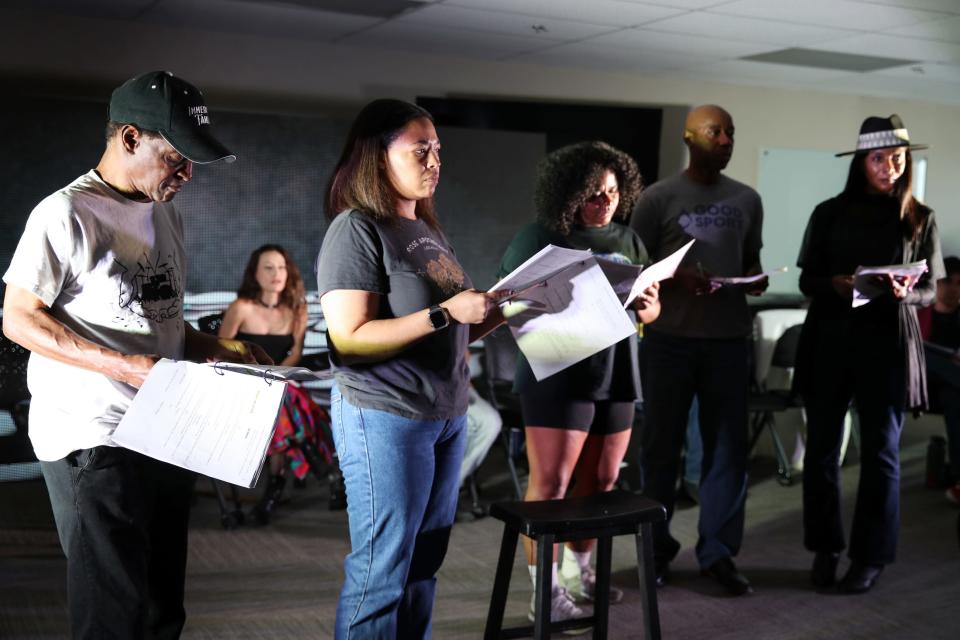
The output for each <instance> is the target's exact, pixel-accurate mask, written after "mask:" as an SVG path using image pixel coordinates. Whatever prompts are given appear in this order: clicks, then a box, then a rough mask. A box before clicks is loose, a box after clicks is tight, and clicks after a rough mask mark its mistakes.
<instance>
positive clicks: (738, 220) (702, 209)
mask: <svg viewBox="0 0 960 640" xmlns="http://www.w3.org/2000/svg"><path fill="white" fill-rule="evenodd" d="M677 222H678V223H679V224H680V226H681V227H682V228H683V230H684V231H686V232H687V235H689V236H690V237H691V238H696V239H697V240H699V241H701V242H706V243H708V244H713V245H716V244H722V243H723V241H724V237H729V236H730V235H735V236H736V237H740V236H741V235H742V234H743V231H744V227H745V219H744V215H743V211H741V210H740V207H738V206H736V205H731V204H726V203H724V202H708V203H703V204H697V205H695V206H694V207H692V208H691V209H683V210H682V211H681V212H680V216H679V217H678V218H677Z"/></svg>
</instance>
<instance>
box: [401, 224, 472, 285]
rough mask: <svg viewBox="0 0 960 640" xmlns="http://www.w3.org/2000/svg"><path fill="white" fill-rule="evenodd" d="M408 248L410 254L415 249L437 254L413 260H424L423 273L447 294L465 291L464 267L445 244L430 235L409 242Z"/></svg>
mask: <svg viewBox="0 0 960 640" xmlns="http://www.w3.org/2000/svg"><path fill="white" fill-rule="evenodd" d="M406 248H407V253H408V254H412V253H413V252H415V251H423V252H425V253H427V252H430V253H434V254H436V257H430V258H427V259H425V260H422V261H417V260H414V261H413V262H414V263H416V262H422V263H423V264H425V265H426V273H425V274H423V275H426V276H427V277H428V278H430V280H432V281H433V282H434V284H436V285H437V287H438V288H439V289H440V291H442V292H443V293H444V294H445V295H448V296H453V295H456V294H458V293H460V292H461V291H463V283H464V281H465V277H464V273H463V269H462V268H461V267H460V265H459V264H457V262H456V260H454V259H452V258H451V257H450V256H449V255H448V254H447V250H446V249H445V248H444V247H443V245H441V244H440V243H439V242H437V241H436V240H434V239H433V238H431V237H429V236H422V237H420V238H417V239H416V240H414V241H413V242H411V243H409V244H408V245H407V247H406Z"/></svg>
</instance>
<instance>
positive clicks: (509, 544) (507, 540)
mask: <svg viewBox="0 0 960 640" xmlns="http://www.w3.org/2000/svg"><path fill="white" fill-rule="evenodd" d="M519 537H520V532H519V531H517V530H515V529H511V528H510V527H504V528H503V539H502V541H501V542H500V559H499V560H498V561H497V576H496V577H495V578H494V580H493V594H492V595H491V596H490V611H489V612H488V613H487V627H486V629H485V630H484V632H483V640H499V638H500V630H501V629H502V628H503V611H504V609H505V608H506V606H507V594H508V593H509V591H510V572H511V570H512V569H513V559H514V558H515V557H516V555H517V539H518V538H519Z"/></svg>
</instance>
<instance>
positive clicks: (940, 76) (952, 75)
mask: <svg viewBox="0 0 960 640" xmlns="http://www.w3.org/2000/svg"><path fill="white" fill-rule="evenodd" d="M870 75H878V76H887V77H891V78H909V79H910V81H918V80H919V81H922V80H934V81H936V82H954V83H957V84H960V64H912V65H908V66H905V67H896V68H893V69H884V70H882V71H875V72H873V73H872V74H870ZM958 89H960V87H958Z"/></svg>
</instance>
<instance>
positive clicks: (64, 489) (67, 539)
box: [41, 446, 195, 640]
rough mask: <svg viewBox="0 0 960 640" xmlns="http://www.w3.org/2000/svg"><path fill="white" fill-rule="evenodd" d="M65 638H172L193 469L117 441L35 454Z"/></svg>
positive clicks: (180, 613)
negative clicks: (59, 577) (41, 456)
mask: <svg viewBox="0 0 960 640" xmlns="http://www.w3.org/2000/svg"><path fill="white" fill-rule="evenodd" d="M41 468H42V470H43V477H44V479H45V480H46V483H47V489H48V491H49V493H50V502H51V503H52V506H53V515H54V518H55V519H56V522H57V532H58V533H59V535H60V544H61V546H62V547H63V551H64V554H66V556H67V599H68V604H69V608H70V627H71V630H72V635H73V637H74V638H98V639H100V638H118V639H124V640H129V639H131V638H177V637H179V636H180V631H181V630H182V629H183V623H184V620H185V619H186V614H185V613H184V609H183V585H184V575H185V571H186V560H187V524H188V520H189V513H190V499H191V494H192V492H193V483H194V479H195V475H194V474H193V473H191V472H188V471H185V470H183V469H180V468H178V467H174V466H171V465H168V464H165V463H162V462H159V461H157V460H153V459H152V458H148V457H146V456H142V455H140V454H138V453H135V452H133V451H129V450H127V449H121V448H118V447H106V446H101V447H95V448H93V449H84V450H80V451H74V452H73V453H71V454H70V455H68V456H67V457H66V458H63V459H61V460H57V461H55V462H42V463H41Z"/></svg>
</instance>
